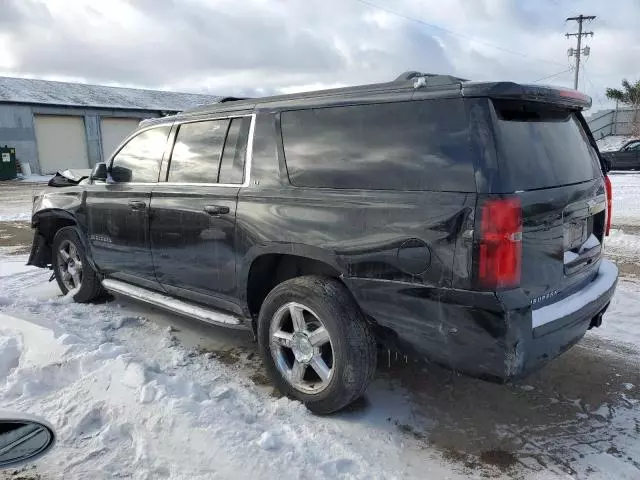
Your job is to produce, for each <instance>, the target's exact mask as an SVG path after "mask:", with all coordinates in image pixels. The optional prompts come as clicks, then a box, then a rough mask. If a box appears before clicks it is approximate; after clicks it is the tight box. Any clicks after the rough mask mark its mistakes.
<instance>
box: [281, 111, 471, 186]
mask: <svg viewBox="0 0 640 480" xmlns="http://www.w3.org/2000/svg"><path fill="white" fill-rule="evenodd" d="M281 122H282V136H283V143H284V149H285V157H286V164H287V170H288V173H289V179H290V180H291V183H292V184H293V185H298V186H308V187H332V188H355V189H381V190H437V191H464V192H473V191H475V189H476V188H475V180H474V171H473V164H472V155H471V149H470V144H469V135H468V131H467V120H466V116H465V113H464V106H463V103H462V100H461V99H456V100H453V99H449V100H425V101H415V102H399V103H385V104H370V105H354V106H347V107H330V108H319V109H312V110H297V111H289V112H283V113H282V116H281Z"/></svg>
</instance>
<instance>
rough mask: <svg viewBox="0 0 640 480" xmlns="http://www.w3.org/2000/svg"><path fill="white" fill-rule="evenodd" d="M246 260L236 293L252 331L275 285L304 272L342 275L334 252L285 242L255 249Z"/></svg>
mask: <svg viewBox="0 0 640 480" xmlns="http://www.w3.org/2000/svg"><path fill="white" fill-rule="evenodd" d="M245 259H246V261H245V262H244V264H243V266H242V268H241V270H240V275H239V277H238V278H239V282H238V293H239V296H240V300H241V301H242V302H243V304H244V305H245V306H246V309H247V314H248V316H249V317H250V318H252V324H253V325H252V326H253V327H254V331H255V318H257V315H258V313H259V311H260V306H261V305H262V302H263V301H264V299H265V297H266V296H267V294H268V293H269V292H270V291H271V290H272V289H273V288H274V287H275V286H276V285H278V284H280V283H282V282H284V281H285V280H289V279H291V278H296V277H300V276H303V275H322V276H328V277H333V278H337V279H340V278H341V277H342V276H343V274H344V272H343V269H342V268H341V266H340V265H339V264H338V262H337V260H336V258H335V255H334V254H333V253H331V252H328V251H326V250H324V249H321V248H318V247H312V246H308V245H300V244H288V245H276V246H273V247H271V248H261V249H256V250H254V251H253V252H252V254H251V255H249V256H247V257H245Z"/></svg>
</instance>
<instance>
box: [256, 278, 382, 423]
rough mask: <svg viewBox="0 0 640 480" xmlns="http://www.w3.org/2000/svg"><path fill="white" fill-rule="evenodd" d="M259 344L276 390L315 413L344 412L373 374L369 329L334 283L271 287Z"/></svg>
mask: <svg viewBox="0 0 640 480" xmlns="http://www.w3.org/2000/svg"><path fill="white" fill-rule="evenodd" d="M258 342H259V346H260V352H261V354H262V358H263V361H264V363H265V366H266V368H267V371H268V372H269V374H270V375H271V378H272V379H273V380H274V382H275V384H276V386H277V387H278V389H279V390H280V391H281V392H282V393H284V394H285V395H288V396H290V397H293V398H295V399H297V400H300V401H301V402H303V403H305V404H306V405H307V407H308V408H309V409H310V410H311V411H313V412H315V413H331V412H334V411H336V410H339V409H341V408H343V407H345V406H346V405H348V404H349V403H351V402H352V401H354V400H355V399H356V398H358V397H359V396H360V395H362V393H363V392H364V391H365V389H366V388H367V386H368V385H369V383H370V382H371V380H372V378H373V375H374V373H375V367H376V342H375V338H374V336H373V334H372V332H371V329H370V327H369V325H368V324H367V323H366V321H365V319H364V317H363V315H362V313H361V312H360V309H359V308H358V306H357V304H356V303H355V301H354V300H353V298H352V297H351V295H350V294H349V292H348V291H347V290H346V288H345V287H344V285H342V283H340V282H339V281H338V280H335V279H332V278H325V277H319V276H305V277H298V278H294V279H292V280H287V281H286V282H283V283H281V284H280V285H278V286H277V287H275V288H274V289H273V290H272V291H271V292H270V293H269V295H267V298H266V299H265V301H264V303H263V305H262V308H261V309H260V316H259V319H258Z"/></svg>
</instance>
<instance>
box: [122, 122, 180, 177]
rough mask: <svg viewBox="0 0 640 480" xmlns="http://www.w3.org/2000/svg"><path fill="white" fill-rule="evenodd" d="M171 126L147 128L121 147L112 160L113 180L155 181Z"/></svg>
mask: <svg viewBox="0 0 640 480" xmlns="http://www.w3.org/2000/svg"><path fill="white" fill-rule="evenodd" d="M169 130H170V127H168V126H167V127H157V128H151V129H149V130H145V131H144V132H141V133H139V134H138V135H136V136H135V137H133V138H132V139H131V140H129V142H128V143H127V144H126V145H125V146H124V147H122V149H120V151H119V152H118V153H117V154H116V156H115V157H114V158H113V161H112V162H111V170H110V175H111V180H112V181H113V182H116V183H126V182H136V183H155V182H157V181H158V174H159V173H160V163H161V162H162V154H163V153H164V149H165V147H166V145H167V138H168V136H169Z"/></svg>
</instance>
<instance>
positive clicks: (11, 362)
mask: <svg viewBox="0 0 640 480" xmlns="http://www.w3.org/2000/svg"><path fill="white" fill-rule="evenodd" d="M612 181H613V186H614V192H616V193H615V205H614V212H615V213H614V226H615V227H616V230H615V232H614V234H613V235H612V236H611V237H610V239H609V240H608V242H607V246H606V248H607V252H608V253H610V255H611V257H612V258H614V259H615V260H616V261H618V262H619V264H620V265H627V266H633V265H637V264H638V257H639V256H640V254H639V252H638V247H639V246H640V201H638V200H640V198H638V197H639V194H637V193H636V191H635V190H638V189H637V187H638V186H640V174H628V175H627V174H621V175H617V174H614V175H613V176H612ZM25 187H26V188H25ZM21 188H24V189H25V190H31V189H34V188H35V189H38V188H40V187H39V186H34V187H32V186H26V185H21V186H20V188H14V187H10V189H8V187H5V185H3V184H0V205H3V206H4V205H10V210H9V211H10V212H11V213H7V212H8V210H6V209H5V208H2V209H1V210H0V215H6V216H7V219H10V220H12V221H14V222H13V223H12V222H5V223H7V224H10V225H14V224H16V225H17V223H16V222H15V220H17V219H21V218H25V219H26V218H28V217H29V212H30V208H31V205H30V196H31V191H29V192H27V193H24V192H23V191H22V190H21ZM638 191H640V190H638ZM7 200H8V201H9V202H7ZM5 202H7V203H5ZM619 219H623V220H622V221H620V220H619ZM0 226H1V225H0ZM635 227H637V229H636V228H635ZM7 228H8V227H7ZM12 229H13V230H12ZM0 231H1V230H0ZM6 231H8V232H14V231H16V230H15V228H14V227H13V226H12V227H11V228H8V229H7V230H6ZM17 235H18V234H15V233H10V234H7V236H11V238H18V236H17ZM0 237H2V235H0ZM12 242H13V240H12V239H8V240H6V239H5V240H2V241H0V245H3V246H1V247H0V404H1V405H2V407H3V408H5V409H10V410H16V411H23V412H29V413H33V414H37V415H42V416H44V417H46V418H47V419H48V420H49V421H51V422H52V423H53V424H54V425H55V427H56V428H57V430H58V434H59V442H58V444H57V446H56V448H55V449H54V451H53V452H52V453H50V454H49V455H48V456H45V457H43V458H42V459H41V460H39V461H38V462H37V464H36V465H35V468H31V467H30V466H29V467H27V468H26V470H25V471H23V472H20V473H18V474H16V475H17V476H19V477H20V478H25V479H37V478H43V479H49V478H65V479H84V478H92V479H94V478H113V477H124V478H135V479H208V478H220V479H226V478H234V479H235V478H239V479H242V478H252V479H262V478H265V479H266V478H276V477H277V478H281V479H289V478H291V479H298V478H310V479H313V478H358V479H359V478H384V479H387V478H420V479H445V478H447V479H458V478H502V477H505V478H527V479H555V478H595V479H600V478H611V479H637V478H640V430H639V429H640V427H639V425H640V282H639V280H638V279H637V278H636V277H635V276H634V275H633V268H631V270H630V271H631V273H629V274H626V273H625V275H626V276H625V277H624V278H622V279H621V282H620V286H619V289H618V291H617V293H616V296H615V297H614V300H613V302H612V306H611V308H610V310H609V312H608V313H607V315H606V316H605V321H604V324H603V327H602V328H600V329H596V330H593V331H591V332H589V334H588V335H587V337H585V339H584V340H583V341H582V342H581V343H580V344H579V345H578V346H576V347H575V348H573V349H572V350H570V351H569V352H568V353H566V354H565V355H564V356H562V357H561V358H559V359H557V360H556V361H554V362H552V363H551V364H550V365H548V366H547V367H546V368H544V369H542V370H541V371H539V372H536V373H535V374H533V375H531V376H530V377H528V378H527V379H525V380H524V381H522V382H516V383H515V384H512V385H506V386H505V385H495V384H491V383H487V382H483V381H480V380H475V379H470V378H467V377H464V376H460V375H457V374H455V373H452V372H449V371H446V370H444V369H442V368H440V367H437V366H434V365H428V366H423V365H419V364H413V363H408V364H405V362H404V361H403V359H396V358H392V359H384V361H382V362H381V365H380V369H379V370H380V371H379V374H378V378H377V380H376V381H375V382H374V384H373V385H372V386H371V388H370V389H369V391H368V392H367V395H366V397H365V398H364V399H363V400H362V401H360V402H358V404H357V405H355V406H353V407H352V408H350V409H349V410H348V411H345V412H341V413H339V414H337V415H333V416H330V417H317V416H314V415H311V414H310V413H308V412H307V411H306V410H305V409H304V407H302V405H300V404H299V403H297V402H292V401H290V400H288V399H286V398H281V397H280V396H279V395H278V394H277V393H275V392H274V391H273V389H272V387H271V386H270V384H269V381H268V379H266V378H265V374H264V371H263V370H262V368H261V366H260V362H259V359H258V358H257V349H256V348H255V345H254V343H253V341H252V339H251V338H250V336H248V335H246V334H244V333H242V332H236V331H229V330H224V329H220V328H214V327H209V326H203V325H201V324H198V323H195V322H192V321H190V320H187V319H181V318H176V317H174V316H172V315H170V314H167V313H164V312H161V311H158V310H155V309H153V308H150V307H146V306H144V305H140V304H136V303H134V302H130V301H128V300H125V299H123V298H116V300H115V301H112V302H108V303H104V304H98V305H79V304H75V303H73V302H71V301H70V300H69V299H68V298H64V297H61V296H60V295H59V291H58V289H57V286H56V285H55V282H53V283H49V282H48V279H49V276H50V272H48V271H45V270H41V269H35V268H30V267H26V266H24V263H25V261H26V255H25V254H24V253H19V254H16V252H17V251H18V252H19V251H20V248H23V244H24V242H25V240H24V238H22V237H20V239H18V240H15V243H12ZM623 271H624V270H623ZM639 273H640V272H639ZM387 360H390V362H389V364H387ZM38 475H40V476H41V477H38ZM0 478H2V475H0ZM6 478H15V477H13V476H12V472H9V473H8V474H7V477H6Z"/></svg>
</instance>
